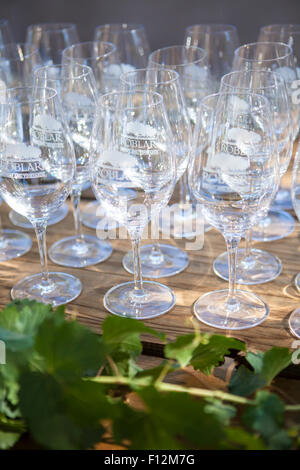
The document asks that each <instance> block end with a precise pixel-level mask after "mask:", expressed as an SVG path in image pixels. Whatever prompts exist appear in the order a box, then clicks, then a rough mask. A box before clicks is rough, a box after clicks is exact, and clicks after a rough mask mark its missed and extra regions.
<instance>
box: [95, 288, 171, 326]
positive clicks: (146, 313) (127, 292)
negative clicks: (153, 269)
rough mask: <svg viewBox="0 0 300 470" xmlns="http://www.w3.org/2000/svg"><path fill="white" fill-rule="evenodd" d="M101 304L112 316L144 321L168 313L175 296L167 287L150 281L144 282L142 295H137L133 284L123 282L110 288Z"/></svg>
mask: <svg viewBox="0 0 300 470" xmlns="http://www.w3.org/2000/svg"><path fill="white" fill-rule="evenodd" d="M103 303H104V307H105V308H106V309H107V310H108V311H109V312H111V313H113V314H114V315H118V316H120V317H128V318H136V319H138V320H146V319H147V318H154V317H158V316H160V315H163V314H164V313H166V312H168V311H169V310H170V309H171V308H172V307H173V306H174V304H175V295H174V293H173V292H172V291H171V289H169V287H167V286H164V285H163V284H159V283H158V282H151V281H144V282H143V295H137V294H136V293H135V290H134V282H125V283H124V284H119V285H118V286H115V287H112V288H111V289H110V290H109V291H108V292H107V293H106V294H105V296H104V300H103Z"/></svg>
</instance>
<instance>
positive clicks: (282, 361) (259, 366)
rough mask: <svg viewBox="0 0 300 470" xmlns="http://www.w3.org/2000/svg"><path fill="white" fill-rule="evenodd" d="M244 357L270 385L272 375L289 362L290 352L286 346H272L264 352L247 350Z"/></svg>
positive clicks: (274, 375) (290, 358) (276, 373)
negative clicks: (255, 352) (256, 352)
mask: <svg viewBox="0 0 300 470" xmlns="http://www.w3.org/2000/svg"><path fill="white" fill-rule="evenodd" d="M246 359H247V361H248V362H249V363H250V364H251V365H252V367H253V368H254V370H255V372H256V373H259V374H260V376H261V377H263V378H264V380H265V381H266V384H267V385H270V383H271V382H272V380H273V379H274V377H276V375H278V374H279V373H280V372H281V371H282V370H283V369H285V368H286V367H287V366H289V365H290V364H291V360H292V353H291V352H290V351H289V349H288V348H272V349H269V351H266V352H265V353H264V354H263V353H261V352H260V353H258V354H254V353H252V352H249V353H248V354H247V356H246Z"/></svg>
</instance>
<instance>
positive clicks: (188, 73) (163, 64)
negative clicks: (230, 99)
mask: <svg viewBox="0 0 300 470" xmlns="http://www.w3.org/2000/svg"><path fill="white" fill-rule="evenodd" d="M148 67H149V68H155V69H158V70H161V69H163V68H167V69H173V70H175V71H176V72H177V73H178V74H179V77H180V81H181V86H182V89H183V93H184V97H185V101H186V105H187V110H188V114H189V118H190V121H191V125H192V129H193V128H194V125H195V123H196V118H197V115H198V111H199V105H200V102H201V99H202V98H203V97H204V96H206V95H207V94H209V92H210V86H211V80H210V75H209V70H208V66H207V57H206V52H205V51H204V50H203V49H201V48H200V47H195V46H190V47H187V46H169V47H164V48H162V49H158V50H156V51H154V52H152V53H151V54H150V56H149V61H148ZM179 195H180V199H179V207H180V209H181V212H180V211H177V213H176V215H175V216H174V218H173V224H172V223H171V227H170V230H171V233H172V234H173V235H174V237H175V238H190V237H193V236H195V235H197V233H196V228H195V227H196V225H197V224H196V220H197V215H198V214H197V211H196V207H195V205H193V204H192V202H193V201H192V196H191V194H190V191H189V187H188V184H187V174H186V173H184V174H183V177H182V178H181V179H180V191H179ZM168 222H169V221H165V220H164V217H163V214H162V215H161V227H163V226H164V225H165V224H166V223H168Z"/></svg>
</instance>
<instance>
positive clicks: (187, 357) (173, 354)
mask: <svg viewBox="0 0 300 470" xmlns="http://www.w3.org/2000/svg"><path fill="white" fill-rule="evenodd" d="M201 340H202V336H201V335H200V334H198V335H195V334H190V335H184V336H178V337H177V338H176V340H175V341H174V342H173V343H168V344H167V345H166V346H165V349H164V352H165V356H166V357H167V358H169V359H175V360H176V361H178V362H179V364H180V366H181V367H186V366H187V365H188V364H189V363H190V361H191V359H192V357H193V353H194V351H195V349H196V348H197V346H198V345H199V343H200V342H201Z"/></svg>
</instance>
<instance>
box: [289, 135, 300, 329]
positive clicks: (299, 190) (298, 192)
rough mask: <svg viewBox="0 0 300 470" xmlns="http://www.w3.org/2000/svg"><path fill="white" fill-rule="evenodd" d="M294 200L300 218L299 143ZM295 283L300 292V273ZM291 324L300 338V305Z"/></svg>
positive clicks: (294, 171) (290, 320) (294, 175)
mask: <svg viewBox="0 0 300 470" xmlns="http://www.w3.org/2000/svg"><path fill="white" fill-rule="evenodd" d="M291 193H292V201H293V206H294V210H295V212H296V214H297V217H298V219H299V220H300V149H299V144H298V148H297V152H296V155H295V160H294V166H293V173H292V187H291ZM295 285H296V288H297V290H298V291H299V292H300V273H298V274H297V276H296V278H295ZM289 326H290V329H291V331H292V333H293V334H294V335H295V336H297V337H298V338H300V307H298V308H297V309H296V310H294V312H293V313H292V315H291V316H290V318H289Z"/></svg>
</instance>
